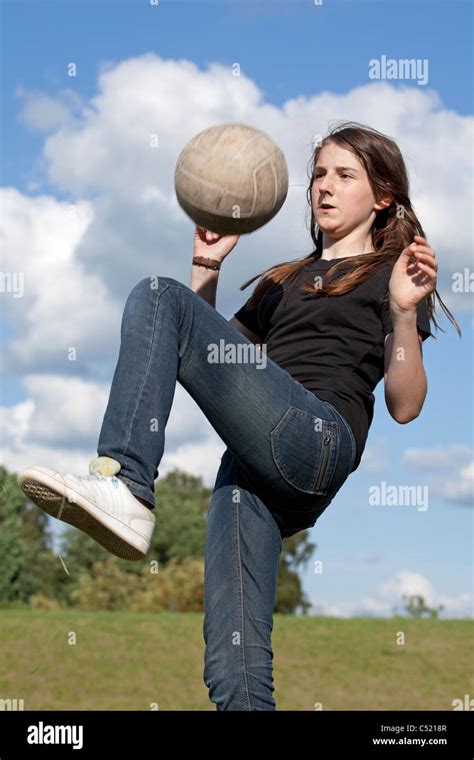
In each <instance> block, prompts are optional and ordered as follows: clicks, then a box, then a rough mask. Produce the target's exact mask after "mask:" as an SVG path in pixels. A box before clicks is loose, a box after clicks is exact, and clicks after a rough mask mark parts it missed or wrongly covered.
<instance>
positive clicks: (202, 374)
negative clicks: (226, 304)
mask: <svg viewBox="0 0 474 760" xmlns="http://www.w3.org/2000/svg"><path fill="white" fill-rule="evenodd" d="M222 344H225V346H227V347H230V348H231V349H232V348H234V349H236V347H237V346H240V348H243V349H248V353H247V361H245V357H244V361H240V362H239V361H236V360H230V361H229V358H228V355H227V358H226V355H225V354H223V353H222ZM219 351H220V352H221V353H220V354H219ZM252 352H253V353H254V358H253V361H252ZM249 356H250V361H249V360H248V357H249ZM259 356H260V359H258V358H256V349H255V346H254V345H253V343H252V342H251V341H250V340H249V339H248V338H246V337H245V336H244V335H242V334H241V333H240V332H238V331H237V330H236V329H235V328H234V327H233V326H232V325H231V324H230V323H229V322H228V321H227V320H226V319H225V318H224V317H223V316H222V315H221V314H219V313H218V312H217V311H216V310H215V309H214V308H213V307H212V306H210V304H208V303H207V302H206V301H204V299H202V298H201V297H200V296H199V295H197V294H196V293H194V292H193V291H192V290H191V289H190V288H188V287H187V286H185V285H183V284H182V283H180V282H178V281H176V280H173V279H171V278H168V277H159V278H145V279H144V280H141V281H140V282H139V283H138V284H137V285H136V286H135V287H134V288H133V289H132V291H131V293H130V294H129V296H128V298H127V301H126V304H125V308H124V312H123V317H122V324H121V344H120V352H119V358H118V362H117V366H116V369H115V373H114V377H113V380H112V386H111V391H110V396H109V401H108V405H107V409H106V412H105V417H104V420H103V424H102V428H101V431H100V436H99V443H98V454H99V455H107V456H110V457H112V458H114V459H116V460H118V461H119V462H120V464H121V470H120V473H119V475H118V477H119V478H121V479H123V480H124V481H125V483H126V484H127V485H128V486H129V488H130V490H131V491H132V492H133V493H134V494H135V495H136V496H139V497H141V498H144V499H146V500H147V502H148V504H149V505H150V507H151V508H153V507H154V506H155V499H154V481H155V480H156V478H157V477H158V474H159V472H158V466H159V463H160V461H161V458H162V456H163V452H164V443H165V427H166V423H167V421H168V417H169V414H170V410H171V406H172V402H173V397H174V393H175V387H176V381H177V380H179V382H180V383H181V384H182V385H183V387H184V388H185V389H186V390H187V391H188V393H189V394H190V395H191V396H192V397H193V398H194V400H195V401H196V403H197V404H198V405H199V407H200V408H201V410H202V411H203V413H204V414H205V415H206V417H207V419H208V420H209V422H210V423H211V425H212V426H213V427H214V429H215V430H216V432H217V433H218V435H219V436H220V437H221V438H222V440H223V441H224V442H225V444H226V445H228V446H229V447H230V448H231V449H232V451H233V452H234V453H235V454H237V456H238V457H239V459H242V461H243V462H244V464H245V460H247V462H248V465H251V464H252V463H254V462H255V460H256V457H255V452H258V462H259V463H260V467H261V476H262V478H266V477H267V476H269V477H270V479H271V477H272V472H273V470H274V464H273V459H272V454H271V447H270V435H269V431H270V430H271V429H272V428H273V427H274V426H275V425H276V424H277V422H278V420H279V419H280V418H281V415H282V414H283V412H284V411H285V410H286V409H287V408H288V404H289V403H290V399H291V393H292V386H293V387H295V383H294V382H293V381H292V378H291V376H290V375H289V373H288V372H286V371H285V370H283V369H282V368H280V367H279V366H278V365H277V364H275V363H274V362H271V360H270V359H268V360H267V357H266V355H265V354H263V353H260V354H259ZM277 476H278V473H277V472H276V477H277Z"/></svg>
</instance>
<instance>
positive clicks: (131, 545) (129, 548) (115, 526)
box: [18, 470, 150, 560]
mask: <svg viewBox="0 0 474 760" xmlns="http://www.w3.org/2000/svg"><path fill="white" fill-rule="evenodd" d="M18 485H19V486H20V488H21V489H22V491H23V492H24V493H25V494H26V495H27V496H28V498H29V500H30V501H32V502H33V503H34V504H36V506H37V507H39V508H40V509H42V510H43V511H44V512H47V513H48V515H51V516H52V517H56V518H57V519H58V520H62V521H63V522H66V523H69V525H72V526H74V527H75V528H78V529H79V530H82V531H83V533H87V535H88V536H90V537H91V538H93V539H94V541H97V543H99V544H100V545H101V546H103V547H104V549H107V550H108V551H109V552H112V554H115V556H116V557H120V558H121V559H128V560H138V559H143V558H144V557H145V556H146V554H147V553H148V549H149V548H150V545H149V543H148V542H147V541H146V539H144V538H143V536H140V534H139V533H137V532H136V531H134V530H133V528H130V526H128V525H126V523H124V522H122V521H121V520H118V519H117V518H116V517H113V515H110V514H109V513H107V512H104V511H103V510H102V509H100V508H99V507H97V506H96V505H95V504H92V502H90V501H88V500H87V499H86V498H85V497H84V496H81V494H79V493H77V492H76V491H73V490H72V489H71V488H69V487H68V486H66V485H63V484H61V483H58V482H57V481H55V480H53V479H52V478H49V477H48V475H46V474H45V473H35V472H34V471H33V470H26V472H24V473H22V475H20V476H19V478H18ZM69 499H71V501H69Z"/></svg>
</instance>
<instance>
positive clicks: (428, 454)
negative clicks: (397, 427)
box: [403, 446, 474, 507]
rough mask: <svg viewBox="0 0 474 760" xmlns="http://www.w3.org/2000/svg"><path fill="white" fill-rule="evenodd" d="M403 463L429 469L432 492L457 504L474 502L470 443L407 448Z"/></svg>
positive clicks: (468, 504)
mask: <svg viewBox="0 0 474 760" xmlns="http://www.w3.org/2000/svg"><path fill="white" fill-rule="evenodd" d="M403 464H405V465H406V466H407V467H414V468H416V469H418V470H425V471H426V473H427V475H428V478H427V482H428V486H429V489H430V491H431V493H434V494H439V495H441V496H442V497H443V498H445V499H446V500H447V501H450V502H452V503H455V504H460V505H464V506H469V507H472V506H474V459H473V451H472V449H471V448H470V447H469V446H436V447H433V448H426V449H407V450H406V451H405V453H404V456H403Z"/></svg>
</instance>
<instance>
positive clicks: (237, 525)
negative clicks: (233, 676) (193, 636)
mask: <svg viewBox="0 0 474 760" xmlns="http://www.w3.org/2000/svg"><path fill="white" fill-rule="evenodd" d="M234 482H235V486H236V488H237V489H239V486H238V485H237V462H236V460H235V457H234ZM239 509H240V501H237V502H236V503H235V519H234V527H235V533H234V539H235V548H236V562H237V575H238V579H239V581H238V594H239V615H240V630H241V636H242V640H241V647H242V649H241V659H242V668H243V669H242V677H243V684H244V707H245V706H246V705H248V709H249V710H252V705H251V702H250V693H249V685H248V682H247V670H246V667H245V632H244V589H243V582H242V559H241V554H240V512H239Z"/></svg>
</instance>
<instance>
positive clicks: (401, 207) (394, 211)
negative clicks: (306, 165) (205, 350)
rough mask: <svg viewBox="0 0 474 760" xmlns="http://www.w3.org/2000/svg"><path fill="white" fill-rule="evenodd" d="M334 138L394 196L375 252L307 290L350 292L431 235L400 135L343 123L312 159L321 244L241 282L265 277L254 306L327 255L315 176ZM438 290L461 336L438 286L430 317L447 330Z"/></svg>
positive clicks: (377, 190) (381, 214)
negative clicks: (412, 193) (412, 189)
mask: <svg viewBox="0 0 474 760" xmlns="http://www.w3.org/2000/svg"><path fill="white" fill-rule="evenodd" d="M330 142H331V143H336V145H339V146H341V147H343V148H345V149H346V150H350V151H351V152H352V153H353V154H354V155H355V156H356V157H357V158H358V159H359V161H360V162H361V163H362V165H363V166H364V168H365V170H366V172H367V176H368V180H369V183H370V186H371V188H372V192H373V194H374V197H375V199H376V201H377V202H379V201H380V200H381V199H382V198H386V197H391V198H392V201H391V203H390V205H389V206H387V207H386V208H384V209H382V210H381V211H378V212H377V215H376V217H375V220H374V223H373V225H372V230H371V233H372V247H373V250H374V253H372V254H370V255H367V254H361V255H358V256H351V257H350V258H349V259H347V258H345V259H344V260H343V261H341V262H339V263H338V264H335V265H334V266H332V267H331V269H330V271H328V272H326V273H325V274H324V276H323V277H322V284H321V287H317V288H315V286H314V284H311V283H309V282H304V283H303V286H302V289H303V291H304V292H305V293H308V294H310V295H312V296H314V297H315V298H318V297H321V296H322V295H327V296H336V295H342V294H343V293H347V292H349V291H350V290H352V289H353V288H354V287H355V286H356V285H359V284H360V283H362V282H364V281H365V280H366V279H368V278H369V277H371V276H372V275H373V274H374V273H375V272H376V271H377V270H378V269H380V268H381V267H384V266H386V265H387V264H389V265H391V266H392V267H393V265H394V264H395V261H396V260H397V259H398V257H399V256H400V254H401V252H402V251H403V249H404V248H406V247H407V246H408V245H410V244H411V243H412V242H413V237H414V235H421V236H422V237H426V235H425V233H424V231H423V228H422V226H421V224H420V222H419V220H418V218H417V216H416V214H415V212H414V210H413V206H412V204H411V201H410V197H409V181H408V174H407V170H406V167H405V162H404V160H403V157H402V154H401V152H400V150H399V148H398V146H397V144H396V143H395V142H394V140H391V139H390V138H389V137H387V136H386V135H384V134H382V133H381V132H378V131H377V130H375V129H372V128H371V127H367V126H365V125H363V124H358V123H357V122H351V121H349V122H347V121H346V122H342V123H340V124H338V125H336V126H335V127H333V128H332V129H331V130H330V131H329V132H328V134H327V136H326V137H325V138H324V139H323V140H322V141H321V142H320V144H318V145H317V146H316V148H315V149H314V152H313V154H312V156H311V159H310V168H311V172H310V173H309V174H308V176H309V179H310V184H309V187H308V188H307V191H306V195H307V200H308V203H309V207H310V209H311V227H310V230H311V238H312V240H313V243H314V246H315V248H314V250H313V251H312V252H311V253H310V254H309V255H308V256H305V257H304V258H303V259H297V260H296V261H295V260H293V261H289V262H283V263H281V264H276V265H275V266H273V267H270V269H266V270H264V271H263V272H259V273H258V274H256V275H254V276H253V277H252V278H251V279H250V280H247V281H246V282H245V283H243V285H241V286H240V290H244V288H246V287H247V286H248V285H250V284H251V283H252V282H253V281H254V280H256V279H257V277H261V280H260V282H259V283H258V285H257V286H256V287H255V289H254V292H253V293H252V295H251V297H250V299H249V300H248V308H253V307H255V306H257V305H258V304H259V303H260V302H261V300H262V299H263V297H264V296H265V295H266V294H267V293H269V292H270V291H271V290H273V289H274V288H275V286H277V285H281V284H282V283H283V282H284V281H286V280H288V279H293V278H295V279H296V277H297V275H298V272H299V271H300V270H301V269H303V267H305V266H306V264H307V263H308V262H311V261H317V260H318V259H320V258H321V254H322V247H323V234H322V230H321V229H319V227H318V225H317V223H316V219H315V216H314V210H313V204H312V198H311V189H312V186H313V181H314V167H315V165H316V163H317V161H318V157H319V154H320V152H321V150H322V148H323V147H324V145H327V144H328V143H330ZM348 264H349V268H348V269H347V270H346V271H345V273H344V276H341V277H339V278H338V279H337V280H336V281H334V282H332V279H333V276H334V273H336V274H337V273H338V272H339V270H340V268H341V267H347V265H348ZM435 294H436V297H437V299H438V301H439V303H440V305H441V308H442V310H443V311H444V313H445V314H446V315H447V316H448V319H449V320H450V321H451V322H452V324H453V325H454V326H455V328H456V330H457V332H458V333H459V335H461V330H460V328H459V325H458V323H457V322H456V320H455V319H454V317H453V316H452V314H451V312H450V311H449V309H448V308H447V306H446V305H445V304H444V303H443V301H442V299H441V297H440V295H439V293H438V291H437V290H435V291H434V293H430V295H429V296H428V298H427V299H426V302H427V307H428V315H429V318H430V319H431V320H432V321H433V323H434V324H435V325H436V328H437V329H441V330H442V328H441V327H440V326H439V325H438V323H437V321H436V319H435V316H434V312H435V300H434V295H435ZM388 297H389V296H388V292H387V293H386V294H385V296H384V299H383V300H387V299H388ZM443 332H444V330H443ZM433 337H434V336H433Z"/></svg>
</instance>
